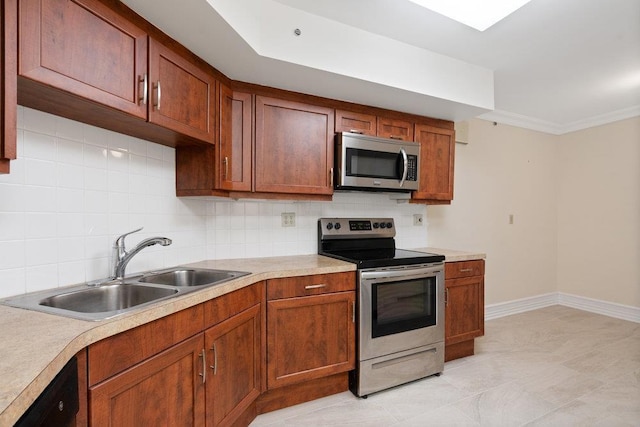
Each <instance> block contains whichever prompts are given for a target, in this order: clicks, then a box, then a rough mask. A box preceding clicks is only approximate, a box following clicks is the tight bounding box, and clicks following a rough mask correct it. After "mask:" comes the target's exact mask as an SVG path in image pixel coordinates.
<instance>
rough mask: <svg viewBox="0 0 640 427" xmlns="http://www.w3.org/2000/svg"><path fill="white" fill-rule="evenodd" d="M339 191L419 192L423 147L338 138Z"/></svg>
mask: <svg viewBox="0 0 640 427" xmlns="http://www.w3.org/2000/svg"><path fill="white" fill-rule="evenodd" d="M336 138H337V140H336V151H335V153H336V165H335V166H336V168H335V171H336V172H335V173H336V179H335V182H336V185H335V188H336V189H337V190H368V191H402V192H409V191H412V190H417V189H418V186H419V182H418V178H419V176H420V161H419V160H420V144H418V143H417V142H409V141H399V140H392V139H385V138H376V137H373V136H367V135H360V134H356V133H350V132H342V133H339V134H338V135H337V136H336Z"/></svg>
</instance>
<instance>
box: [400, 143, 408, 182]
mask: <svg viewBox="0 0 640 427" xmlns="http://www.w3.org/2000/svg"><path fill="white" fill-rule="evenodd" d="M400 154H402V166H403V168H402V179H401V180H400V187H402V186H403V185H404V182H405V181H406V180H407V171H408V169H409V159H408V158H407V152H406V151H404V148H401V149H400Z"/></svg>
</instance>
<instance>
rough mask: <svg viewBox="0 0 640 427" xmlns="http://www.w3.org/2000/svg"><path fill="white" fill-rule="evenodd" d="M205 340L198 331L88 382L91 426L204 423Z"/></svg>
mask: <svg viewBox="0 0 640 427" xmlns="http://www.w3.org/2000/svg"><path fill="white" fill-rule="evenodd" d="M203 340H204V339H203V336H202V335H201V334H200V335H197V336H195V337H193V338H190V339H188V340H186V341H184V342H183V343H181V344H177V345H176V346H174V347H171V348H170V349H168V350H165V351H163V352H161V353H160V354H158V355H156V356H154V357H152V358H150V359H148V360H145V361H144V362H141V363H139V364H138V365H135V366H133V367H131V368H130V369H128V370H126V371H124V372H122V373H121V374H118V375H116V376H114V377H112V378H109V379H108V380H106V381H104V382H102V383H99V384H98V385H96V386H95V387H92V388H91V389H90V390H89V408H90V409H89V416H90V424H91V426H201V425H204V415H205V408H204V402H205V401H204V391H205V388H204V386H205V384H204V377H203V372H204V365H203V363H204V361H203V348H204V342H203ZM90 363H96V362H95V361H90Z"/></svg>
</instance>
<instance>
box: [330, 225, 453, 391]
mask: <svg viewBox="0 0 640 427" xmlns="http://www.w3.org/2000/svg"><path fill="white" fill-rule="evenodd" d="M395 234H396V231H395V224H394V221H393V218H320V219H319V220H318V253H319V254H321V255H326V256H329V257H333V258H338V259H342V260H344V261H349V262H353V263H355V264H357V266H358V275H357V277H358V287H357V292H358V295H357V301H358V303H357V307H356V311H357V319H358V327H357V330H358V334H357V362H356V370H355V372H352V373H351V376H350V387H351V391H352V392H353V393H354V394H355V395H357V396H361V397H366V396H367V395H369V394H371V393H374V392H377V391H381V390H385V389H387V388H390V387H394V386H397V385H400V384H404V383H407V382H409V381H414V380H417V379H420V378H424V377H427V376H430V375H433V374H438V373H440V372H442V370H443V369H444V256H442V255H436V254H429V253H423V252H415V251H407V250H402V249H396V247H395Z"/></svg>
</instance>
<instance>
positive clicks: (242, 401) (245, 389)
mask: <svg viewBox="0 0 640 427" xmlns="http://www.w3.org/2000/svg"><path fill="white" fill-rule="evenodd" d="M260 307H261V305H260V304H257V305H254V306H253V307H251V308H249V309H247V310H245V311H243V312H242V313H240V314H237V315H235V316H233V317H231V318H229V319H227V320H225V321H224V322H222V323H220V324H218V325H216V326H214V327H211V328H209V329H208V330H207V331H206V332H205V346H206V349H207V353H208V354H207V362H208V363H207V365H208V371H209V372H208V375H207V383H206V384H207V396H206V399H207V400H206V402H207V409H206V412H207V426H209V427H213V426H221V425H225V426H226V425H232V424H233V422H234V421H235V420H236V419H237V418H238V416H240V415H241V414H242V413H243V411H244V410H245V409H247V408H248V407H249V405H250V404H251V403H253V401H254V400H255V399H256V398H257V397H258V396H259V395H260V391H261V387H260V362H261V360H262V359H261V351H260Z"/></svg>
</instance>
